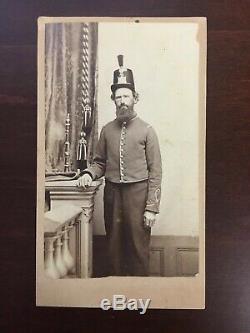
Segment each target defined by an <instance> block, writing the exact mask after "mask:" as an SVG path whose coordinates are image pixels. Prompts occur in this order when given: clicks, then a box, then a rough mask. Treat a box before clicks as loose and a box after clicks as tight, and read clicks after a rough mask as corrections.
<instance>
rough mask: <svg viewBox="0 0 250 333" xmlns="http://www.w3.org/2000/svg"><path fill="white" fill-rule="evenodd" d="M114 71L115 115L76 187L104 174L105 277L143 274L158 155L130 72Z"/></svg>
mask: <svg viewBox="0 0 250 333" xmlns="http://www.w3.org/2000/svg"><path fill="white" fill-rule="evenodd" d="M118 62H119V65H120V68H119V69H118V70H116V71H115V72H114V77H113V84H112V86H111V91H112V95H111V98H112V100H113V101H114V103H115V106H116V118H115V119H114V120H113V121H111V122H109V123H108V124H106V125H105V126H104V127H103V128H102V130H101V133H100V138H99V141H98V145H97V149H96V155H95V157H94V160H93V164H92V165H91V166H90V167H89V168H87V169H85V170H84V171H83V172H82V175H81V177H80V178H79V180H78V186H82V187H83V188H86V187H88V186H90V185H91V182H92V180H95V179H98V178H100V177H102V176H103V175H105V188H104V220H105V229H106V235H107V242H108V252H109V258H110V275H117V276H123V275H129V276H147V275H148V270H149V245H150V234H151V227H152V226H153V225H154V223H155V219H156V214H158V213H159V204H160V194H161V155H160V148H159V143H158V139H157V135H156V133H155V131H154V129H153V128H152V126H151V125H149V124H147V123H146V122H145V121H143V120H142V119H140V118H139V117H138V116H137V114H136V112H135V110H134V105H135V104H136V103H137V101H138V94H137V93H136V91H135V84H134V79H133V73H132V71H131V70H130V69H127V68H124V67H123V56H118Z"/></svg>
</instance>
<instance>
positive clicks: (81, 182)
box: [77, 173, 92, 189]
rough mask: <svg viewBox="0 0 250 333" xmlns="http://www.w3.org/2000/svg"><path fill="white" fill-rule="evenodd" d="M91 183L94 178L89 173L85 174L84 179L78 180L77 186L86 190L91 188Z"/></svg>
mask: <svg viewBox="0 0 250 333" xmlns="http://www.w3.org/2000/svg"><path fill="white" fill-rule="evenodd" d="M91 183H92V177H91V176H90V175H89V174H88V173H85V174H84V175H83V176H82V177H80V178H79V179H78V183H77V186H78V187H83V188H84V189H85V188H87V187H89V186H90V185H91Z"/></svg>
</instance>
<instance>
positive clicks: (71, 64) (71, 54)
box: [45, 23, 98, 172]
mask: <svg viewBox="0 0 250 333" xmlns="http://www.w3.org/2000/svg"><path fill="white" fill-rule="evenodd" d="M83 25H84V24H83V23H56V24H55V23H52V24H46V30H45V31H46V32H45V160H46V166H45V167H46V172H63V171H64V159H65V154H64V151H65V121H66V117H67V114H69V117H70V135H69V141H70V165H71V167H70V169H71V170H72V171H76V151H77V144H78V140H79V139H80V132H81V127H82V117H83V114H82V111H83V108H82V103H81V92H82V91H81V90H82V89H83V88H82V86H81V79H82V75H83V70H82V68H83V60H82V59H83V56H82V55H83V52H84V48H86V45H85V44H84V43H83ZM88 31H89V33H88V37H89V43H88V54H89V57H88V78H89V89H88V90H89V91H88V93H89V97H90V105H91V108H92V127H91V131H89V132H88V133H87V141H88V160H89V161H90V160H91V159H92V156H93V150H94V147H95V142H96V139H97V102H96V95H97V92H96V89H97V42H98V40H97V38H98V26H97V23H90V24H88Z"/></svg>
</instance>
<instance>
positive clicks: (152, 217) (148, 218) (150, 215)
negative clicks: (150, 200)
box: [144, 210, 156, 228]
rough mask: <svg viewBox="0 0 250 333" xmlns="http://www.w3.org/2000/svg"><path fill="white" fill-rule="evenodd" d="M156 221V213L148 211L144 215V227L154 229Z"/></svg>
mask: <svg viewBox="0 0 250 333" xmlns="http://www.w3.org/2000/svg"><path fill="white" fill-rule="evenodd" d="M155 221H156V213H154V212H150V211H148V210H146V211H145V213H144V226H145V227H148V228H152V227H153V225H154V224H155Z"/></svg>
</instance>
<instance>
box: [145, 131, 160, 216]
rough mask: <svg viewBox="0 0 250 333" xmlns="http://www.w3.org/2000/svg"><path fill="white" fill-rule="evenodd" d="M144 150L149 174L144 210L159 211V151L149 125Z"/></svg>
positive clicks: (154, 134) (156, 139) (157, 143)
mask: <svg viewBox="0 0 250 333" xmlns="http://www.w3.org/2000/svg"><path fill="white" fill-rule="evenodd" d="M145 152H146V159H147V166H148V175H149V177H148V197H147V202H146V208H145V210H148V211H151V212H155V213H159V206H160V198H161V179H162V167H161V153H160V146H159V142H158V138H157V135H156V133H155V131H154V129H153V128H152V127H151V126H150V127H148V131H147V138H146V147H145Z"/></svg>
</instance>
